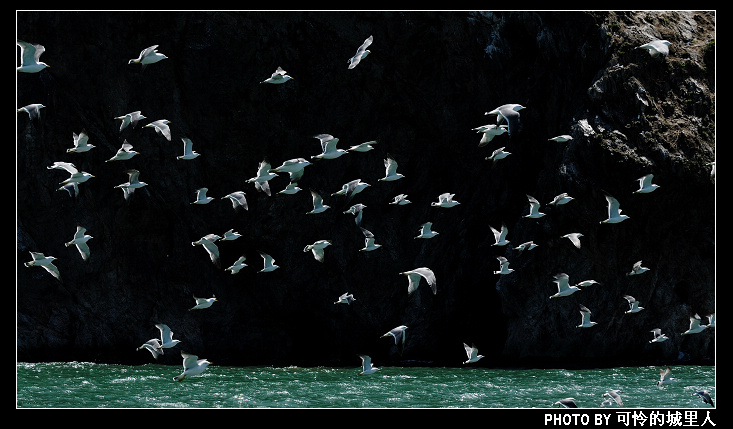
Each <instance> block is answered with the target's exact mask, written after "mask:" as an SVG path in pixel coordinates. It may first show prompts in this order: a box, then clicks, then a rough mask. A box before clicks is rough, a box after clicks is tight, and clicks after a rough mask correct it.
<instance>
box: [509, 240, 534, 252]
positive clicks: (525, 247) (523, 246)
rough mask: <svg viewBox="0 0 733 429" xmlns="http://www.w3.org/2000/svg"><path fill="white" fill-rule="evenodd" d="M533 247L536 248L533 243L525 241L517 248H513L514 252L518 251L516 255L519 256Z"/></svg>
mask: <svg viewBox="0 0 733 429" xmlns="http://www.w3.org/2000/svg"><path fill="white" fill-rule="evenodd" d="M535 247H537V245H536V244H535V243H534V241H526V242H524V243H522V244H520V245H519V246H517V247H515V248H514V250H518V251H519V253H517V255H521V254H522V252H524V251H525V250H532V249H534V248H535Z"/></svg>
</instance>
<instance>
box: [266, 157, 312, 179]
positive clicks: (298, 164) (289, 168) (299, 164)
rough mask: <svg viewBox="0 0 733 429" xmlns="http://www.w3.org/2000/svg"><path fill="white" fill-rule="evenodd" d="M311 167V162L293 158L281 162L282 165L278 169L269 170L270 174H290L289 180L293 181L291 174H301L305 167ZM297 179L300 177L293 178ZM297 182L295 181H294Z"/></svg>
mask: <svg viewBox="0 0 733 429" xmlns="http://www.w3.org/2000/svg"><path fill="white" fill-rule="evenodd" d="M309 165H311V162H310V161H308V160H306V159H305V158H293V159H288V160H287V161H283V163H282V164H281V165H280V166H279V167H275V168H271V169H270V172H272V173H290V180H291V181H293V173H301V175H302V172H303V170H304V169H305V167H307V166H309ZM295 177H297V178H298V179H299V178H300V176H297V175H296V176H295ZM296 181H297V180H296Z"/></svg>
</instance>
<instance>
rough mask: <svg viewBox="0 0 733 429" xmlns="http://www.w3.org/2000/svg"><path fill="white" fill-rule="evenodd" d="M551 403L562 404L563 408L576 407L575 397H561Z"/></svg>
mask: <svg viewBox="0 0 733 429" xmlns="http://www.w3.org/2000/svg"><path fill="white" fill-rule="evenodd" d="M552 405H562V406H563V407H565V408H578V406H577V405H576V404H575V398H563V399H560V400H559V401H557V402H555V403H554V404H552Z"/></svg>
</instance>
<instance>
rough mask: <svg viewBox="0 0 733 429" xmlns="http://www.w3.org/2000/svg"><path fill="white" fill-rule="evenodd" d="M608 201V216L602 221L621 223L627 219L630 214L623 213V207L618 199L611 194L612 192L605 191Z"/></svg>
mask: <svg viewBox="0 0 733 429" xmlns="http://www.w3.org/2000/svg"><path fill="white" fill-rule="evenodd" d="M603 194H604V195H605V197H606V201H607V202H608V218H606V219H604V220H602V221H601V222H600V223H619V222H623V221H625V220H626V219H629V217H628V216H626V215H624V214H621V207H620V204H619V202H618V200H617V199H616V198H614V197H612V196H611V194H609V193H607V192H604V193H603Z"/></svg>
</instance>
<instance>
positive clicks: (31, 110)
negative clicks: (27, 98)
mask: <svg viewBox="0 0 733 429" xmlns="http://www.w3.org/2000/svg"><path fill="white" fill-rule="evenodd" d="M44 107H46V106H44V105H43V104H40V103H33V104H29V105H27V106H23V107H21V108H20V109H18V113H20V112H26V113H27V114H28V117H29V118H30V120H31V121H32V120H34V119H36V118H39V117H40V116H41V109H42V108H44Z"/></svg>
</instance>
